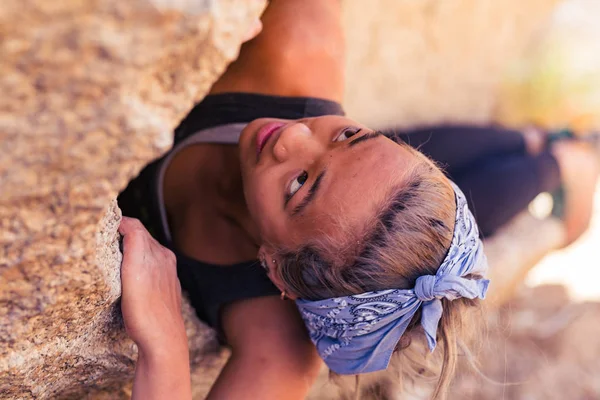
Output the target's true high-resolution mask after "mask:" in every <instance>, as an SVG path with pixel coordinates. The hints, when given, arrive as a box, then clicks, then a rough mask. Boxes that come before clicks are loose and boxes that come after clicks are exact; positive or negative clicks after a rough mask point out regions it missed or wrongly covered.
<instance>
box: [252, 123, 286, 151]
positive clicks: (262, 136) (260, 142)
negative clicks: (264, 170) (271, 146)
mask: <svg viewBox="0 0 600 400" xmlns="http://www.w3.org/2000/svg"><path fill="white" fill-rule="evenodd" d="M283 125H285V124H284V123H282V122H269V123H268V124H265V126H263V127H262V128H260V130H259V131H258V133H257V135H256V154H257V155H259V154H260V152H261V151H262V150H263V149H264V147H265V145H266V144H267V142H268V141H269V138H270V137H271V136H273V134H274V133H275V132H276V131H277V129H279V128H281V127H282V126H283Z"/></svg>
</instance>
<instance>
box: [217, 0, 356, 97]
mask: <svg viewBox="0 0 600 400" xmlns="http://www.w3.org/2000/svg"><path fill="white" fill-rule="evenodd" d="M340 3H341V2H340V1H339V0H326V1H323V0H271V2H270V3H269V6H268V7H267V10H266V11H265V13H264V15H263V17H262V22H263V26H264V28H263V30H262V32H261V33H260V34H259V35H258V36H257V37H256V38H254V39H253V40H251V41H249V42H247V43H245V44H244V45H243V46H242V49H241V51H240V55H239V57H238V59H237V60H236V61H235V62H233V63H232V64H231V65H230V66H229V68H228V69H227V71H225V73H224V74H223V76H222V77H221V78H220V79H219V80H218V81H217V82H216V83H215V84H214V85H213V87H212V89H211V92H210V93H211V94H215V93H227V92H247V93H260V94H268V95H278V96H305V97H320V98H324V99H328V100H334V101H337V102H341V100H342V97H343V81H344V79H343V78H344V77H343V72H344V38H343V32H342V27H341V4H340Z"/></svg>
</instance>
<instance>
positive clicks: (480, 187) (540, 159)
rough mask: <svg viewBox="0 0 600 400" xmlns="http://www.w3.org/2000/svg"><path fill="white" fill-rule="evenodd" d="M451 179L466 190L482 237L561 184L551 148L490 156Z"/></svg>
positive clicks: (491, 232)
mask: <svg viewBox="0 0 600 400" xmlns="http://www.w3.org/2000/svg"><path fill="white" fill-rule="evenodd" d="M450 178H451V179H453V180H454V181H455V182H456V184H457V185H458V186H459V187H460V188H461V189H462V190H463V192H464V193H465V195H466V197H467V201H468V203H469V207H470V208H471V210H472V211H473V214H474V215H475V219H476V220H477V224H478V225H479V228H480V231H481V233H482V235H483V236H490V235H491V234H493V233H494V232H495V231H496V230H497V229H498V228H499V227H500V226H502V225H504V224H505V223H507V222H508V221H510V220H511V219H512V218H513V217H514V216H516V215H517V214H518V213H520V212H521V211H523V210H525V209H526V208H527V206H528V205H529V203H530V202H531V201H532V200H533V199H534V198H535V197H536V196H537V195H538V194H539V193H542V192H548V191H554V190H556V189H557V188H558V187H560V171H559V166H558V163H557V161H556V159H555V158H554V157H553V155H552V154H550V153H549V152H548V151H546V152H543V153H541V154H539V155H538V156H529V155H520V156H519V155H514V156H500V157H494V158H489V159H487V160H484V161H483V162H481V163H478V164H473V165H472V166H471V167H470V168H469V169H468V170H464V171H463V172H462V173H460V174H457V175H454V176H452V175H451V176H450Z"/></svg>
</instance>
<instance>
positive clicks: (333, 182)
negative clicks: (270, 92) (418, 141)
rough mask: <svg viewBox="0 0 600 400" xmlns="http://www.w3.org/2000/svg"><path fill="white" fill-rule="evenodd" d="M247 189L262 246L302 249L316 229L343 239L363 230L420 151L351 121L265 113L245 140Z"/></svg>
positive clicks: (242, 146) (248, 130)
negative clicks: (347, 230) (347, 232)
mask: <svg viewBox="0 0 600 400" xmlns="http://www.w3.org/2000/svg"><path fill="white" fill-rule="evenodd" d="M240 160H241V169H242V178H243V181H244V193H245V196H246V202H247V205H248V208H249V211H250V214H251V216H252V218H253V220H254V221H255V223H256V224H257V225H258V229H259V233H260V235H261V240H262V241H263V243H269V244H270V245H273V246H277V247H280V246H282V247H286V248H296V247H298V246H300V245H302V244H303V243H307V242H308V241H309V240H310V239H311V238H315V235H316V234H325V235H333V236H334V238H337V237H338V236H339V239H340V240H343V239H344V237H343V236H344V233H343V232H341V231H340V229H339V225H338V224H336V223H335V221H344V225H347V223H349V224H350V225H349V226H356V227H359V226H360V223H361V221H366V220H368V218H369V217H371V216H372V215H373V213H374V212H375V208H376V207H377V205H378V204H380V201H381V200H382V199H383V196H385V195H386V194H387V193H388V192H389V189H390V187H391V186H392V185H394V186H395V185H397V184H398V183H400V181H402V180H403V177H404V173H405V171H406V169H407V168H408V167H409V166H410V165H411V163H412V162H414V160H415V156H414V155H413V154H412V153H410V152H409V151H407V150H406V149H404V148H403V147H402V146H398V145H397V144H396V143H394V142H393V141H392V140H390V139H388V138H386V137H385V136H383V135H380V134H378V133H376V132H374V131H373V130H371V129H369V128H367V127H365V126H364V125H361V124H359V123H357V122H355V121H352V120H350V119H348V118H344V117H339V116H324V117H317V118H307V119H300V120H281V119H270V118H263V119H258V120H255V121H253V122H251V123H250V124H248V126H247V127H246V128H245V129H244V131H243V132H242V136H241V138H240Z"/></svg>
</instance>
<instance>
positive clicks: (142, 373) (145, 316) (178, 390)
mask: <svg viewBox="0 0 600 400" xmlns="http://www.w3.org/2000/svg"><path fill="white" fill-rule="evenodd" d="M119 232H120V233H121V234H122V235H123V263H122V266H121V284H122V288H123V290H122V296H121V310H122V312H123V319H124V320H125V329H126V330H127V334H128V335H129V337H131V339H132V340H133V341H134V342H135V343H136V344H137V345H138V351H139V355H138V362H137V366H136V372H135V380H134V386H133V397H134V398H143V399H153V398H156V399H161V398H171V399H187V398H191V389H190V372H189V355H188V347H187V336H186V333H185V326H184V324H183V317H182V315H181V287H180V285H179V280H178V279H177V270H176V262H175V256H174V254H173V253H172V252H171V251H170V250H168V249H166V248H164V247H163V246H161V245H160V244H158V242H157V241H156V240H154V238H152V237H151V236H150V234H149V233H148V231H146V229H145V228H144V226H143V225H142V224H141V223H140V222H139V221H138V220H135V219H132V218H127V217H123V220H122V221H121V225H120V226H119Z"/></svg>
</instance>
